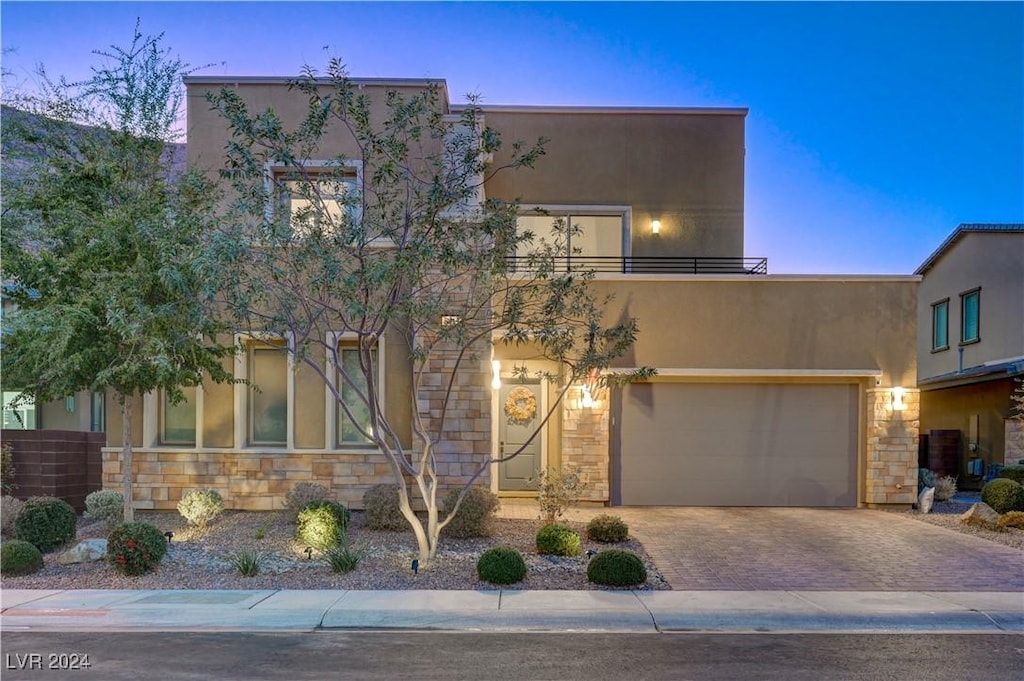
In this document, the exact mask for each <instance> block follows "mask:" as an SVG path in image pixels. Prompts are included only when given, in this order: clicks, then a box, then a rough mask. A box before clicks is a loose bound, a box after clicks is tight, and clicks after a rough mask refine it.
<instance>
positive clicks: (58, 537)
mask: <svg viewBox="0 0 1024 681" xmlns="http://www.w3.org/2000/svg"><path fill="white" fill-rule="evenodd" d="M77 527H78V516H77V515H76V514H75V509H73V508H71V504H69V503H68V502H66V501H64V500H63V499H57V498H56V497H32V498H31V499H29V500H28V501H26V502H25V505H24V506H22V508H21V513H19V514H18V517H17V518H16V519H15V521H14V538H15V539H21V540H22V541H27V542H29V543H30V544H34V545H35V547H36V548H37V549H39V550H40V551H42V552H43V553H49V552H50V551H53V550H54V549H55V548H57V547H58V546H60V545H61V544H64V543H65V542H69V541H71V540H72V539H74V538H75V529H76V528H77Z"/></svg>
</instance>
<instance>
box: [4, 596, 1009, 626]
mask: <svg viewBox="0 0 1024 681" xmlns="http://www.w3.org/2000/svg"><path fill="white" fill-rule="evenodd" d="M1022 598H1024V596H1022V594H1019V593H921V592H916V593H892V592H886V593H879V592H873V593H865V592H825V591H777V592H735V591H637V592H633V591H515V590H504V589H502V590H498V589H495V590H487V591H274V590H263V591H115V590H111V591H102V590H98V591H34V590H17V589H5V590H3V591H0V607H2V614H0V629H2V630H3V631H4V632H10V631H26V630H28V631H47V630H49V631H69V630H76V631H97V630H104V631H124V630H130V631H230V630H235V631H237V630H245V631H315V630H320V629H362V630H365V629H409V630H451V631H516V632H532V631H603V632H635V633H645V632H646V633H670V632H816V631H817V632H832V633H835V632H857V633H875V632H988V633H994V632H1017V633H1020V632H1024V607H1022V606H1024V604H1022V603H1021V599H1022Z"/></svg>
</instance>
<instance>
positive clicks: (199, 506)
mask: <svg viewBox="0 0 1024 681" xmlns="http://www.w3.org/2000/svg"><path fill="white" fill-rule="evenodd" d="M223 510H224V499H223V498H221V496H220V492H218V491H217V490H215V489H205V488H200V489H194V490H191V491H189V492H188V493H187V494H185V496H183V497H182V498H181V501H179V502H178V513H180V514H181V517H182V518H184V519H185V520H186V521H188V524H189V525H194V526H196V527H199V528H205V527H206V526H207V525H208V524H209V523H210V522H211V521H212V520H213V519H214V518H216V517H217V516H219V515H220V514H221V511H223Z"/></svg>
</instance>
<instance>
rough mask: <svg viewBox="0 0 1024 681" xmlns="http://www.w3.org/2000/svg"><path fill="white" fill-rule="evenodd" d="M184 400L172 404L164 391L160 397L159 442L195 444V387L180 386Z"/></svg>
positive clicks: (191, 445) (166, 443) (192, 445)
mask: <svg viewBox="0 0 1024 681" xmlns="http://www.w3.org/2000/svg"><path fill="white" fill-rule="evenodd" d="M181 392H183V393H184V394H185V401H184V402H179V403H178V404H173V403H172V402H171V399H170V396H169V395H168V394H167V392H166V391H161V399H160V444H165V445H188V446H190V447H194V446H195V444H196V388H194V387H192V388H182V389H181Z"/></svg>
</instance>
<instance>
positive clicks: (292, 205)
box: [268, 161, 361, 236]
mask: <svg viewBox="0 0 1024 681" xmlns="http://www.w3.org/2000/svg"><path fill="white" fill-rule="evenodd" d="M269 170H270V174H269V175H268V177H269V178H270V179H271V180H272V182H273V185H274V186H273V191H274V193H275V195H276V197H277V201H278V206H279V207H280V209H281V210H283V211H285V212H286V214H287V215H289V216H290V226H291V229H292V233H293V234H294V235H296V236H308V235H310V234H313V233H316V232H322V233H326V234H332V233H336V232H337V231H339V230H340V229H341V228H342V227H343V226H344V224H345V223H346V222H348V223H349V224H351V223H354V222H356V221H358V219H359V213H360V210H359V202H358V198H359V188H360V171H361V164H359V163H357V162H354V161H352V162H348V163H346V164H345V165H344V166H342V167H339V166H337V165H336V164H332V163H330V162H327V161H310V162H308V163H307V164H306V165H305V166H304V167H303V168H302V170H301V171H300V170H298V169H295V168H290V167H286V166H271V168H270V169H269Z"/></svg>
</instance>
